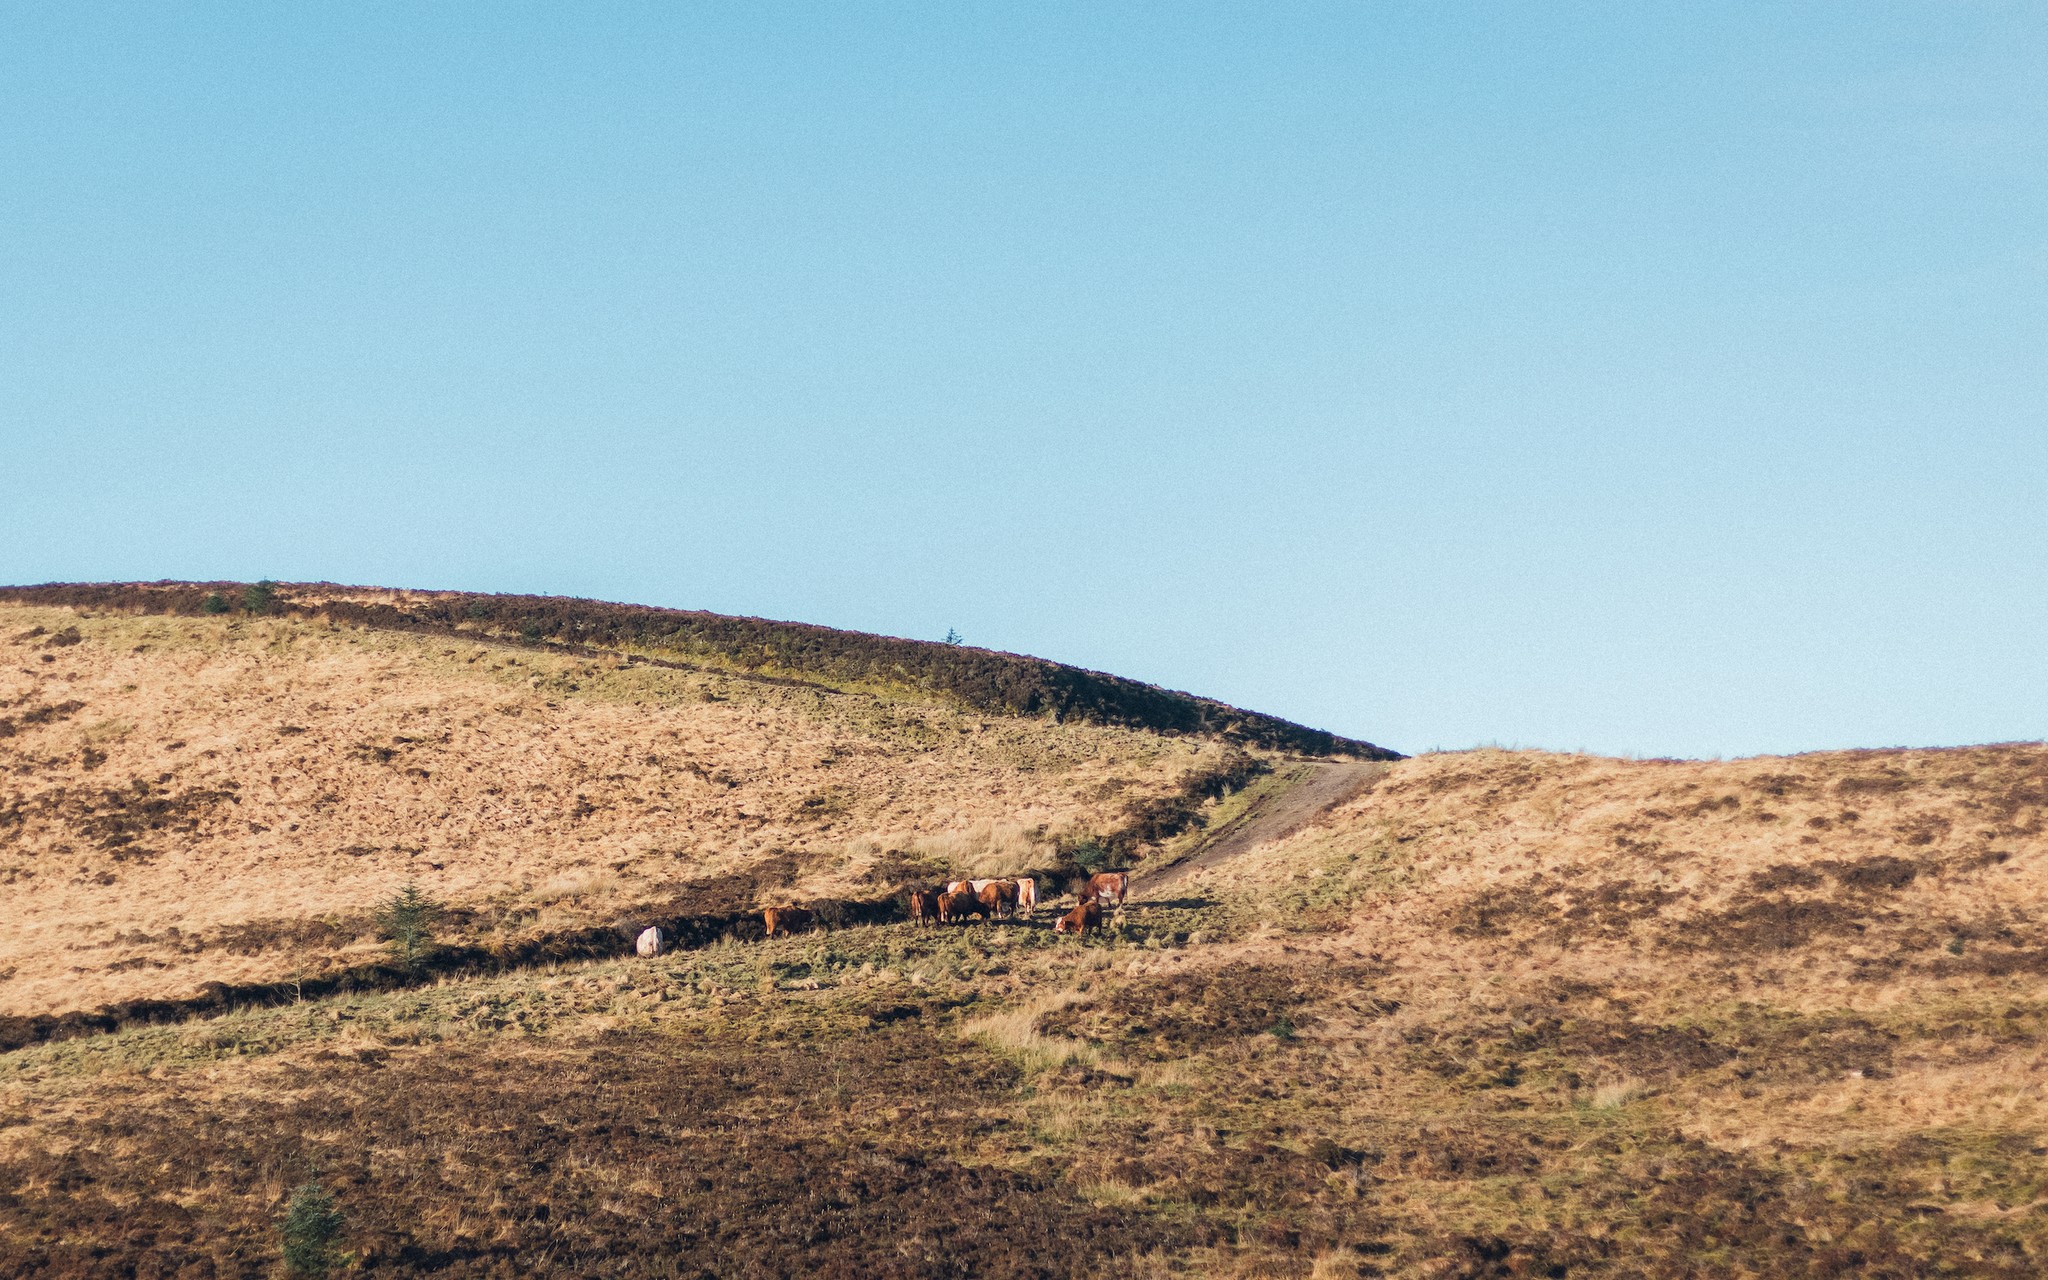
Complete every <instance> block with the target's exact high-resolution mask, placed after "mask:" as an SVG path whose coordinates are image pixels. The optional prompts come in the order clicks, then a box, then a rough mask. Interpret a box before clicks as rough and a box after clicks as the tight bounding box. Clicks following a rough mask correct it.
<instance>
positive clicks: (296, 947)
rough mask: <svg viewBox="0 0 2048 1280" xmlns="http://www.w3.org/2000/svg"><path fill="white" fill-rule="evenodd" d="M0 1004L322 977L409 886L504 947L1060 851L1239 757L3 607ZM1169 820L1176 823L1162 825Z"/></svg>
mask: <svg viewBox="0 0 2048 1280" xmlns="http://www.w3.org/2000/svg"><path fill="white" fill-rule="evenodd" d="M0 628H4V630H0V658H4V659H6V661H5V663H4V665H0V766H4V773H0V887H4V889H5V892H6V894H7V895H8V900H9V910H10V916H11V918H10V922H9V923H10V927H9V928H8V929H7V930H5V931H4V932H0V1014H17V1015H19V1014H50V1013H60V1012H64V1011H67V1010H74V1009H91V1008H95V1007H97V1006H99V1005H101V1004H109V1003H118V1002H122V1001H131V1000H137V999H149V998H158V999H161V998H174V997H182V996H189V995H190V994H192V993H193V992H195V991H197V990H198V989H199V988H200V987H201V985H202V984H204V983H209V982H214V983H231V984H247V983H252V982H261V981H276V980H280V979H284V978H287V977H292V976H297V977H301V978H303V977H307V976H314V977H317V976H318V975H320V974H322V973H328V972H333V971H336V970H338V969H342V968H345V967H347V966H349V965H352V964H357V963H360V962H362V961H364V960H366V959H368V958H372V957H374V956H375V955H376V954H378V946H377V942H376V939H375V937H374V936H373V930H372V928H371V921H370V911H371V908H372V905H373V904H374V903H376V902H377V901H378V900H380V899H381V898H383V897H385V896H388V895H389V894H390V893H391V892H392V891H393V890H394V889H395V888H396V887H397V886H399V885H400V884H403V883H405V882H408V881H416V882H418V883H419V884H420V885H422V886H423V887H425V888H426V889H427V890H429V891H430V892H431V893H433V894H435V895H436V896H438V897H440V898H442V899H444V900H445V901H447V902H449V903H450V904H452V905H453V906H454V907H455V908H456V911H455V913H454V914H453V915H452V916H451V917H450V920H449V922H448V924H449V928H450V930H452V934H451V936H459V937H460V938H462V939H465V940H467V941H469V942H472V943H475V944H477V945H479V946H489V947H497V948H499V949H501V950H502V949H504V948H508V947H514V946H516V945H518V944H520V943H521V942H522V940H531V939H533V938H537V937H545V936H549V935H553V934H559V933H562V932H563V931H568V930H575V929H585V928H602V927H608V926H613V925H617V926H618V927H635V922H639V923H642V924H644V923H645V922H646V921H647V920H649V919H665V918H670V917H674V916H677V915H682V914H687V913H690V912H696V911H735V910H741V909H745V908H749V907H752V906H754V905H755V904H756V903H758V902H764V901H787V900H789V898H791V897H792V896H794V897H800V898H809V897H817V896H824V895H840V896H846V897H853V898H861V897H870V896H874V895H878V894H883V895H885V894H887V893H889V892H891V891H893V889H894V888H895V886H896V885H897V884H899V883H901V882H903V881H904V880H906V879H914V878H920V877H923V878H929V877H934V876H940V875H944V874H948V873H967V872H982V871H990V870H1004V871H1010V870H1016V869H1018V868H1022V867H1031V866H1040V865H1045V864H1048V863H1055V862H1056V861H1057V857H1056V854H1057V850H1058V847H1059V845H1060V842H1061V841H1062V840H1063V839H1065V840H1069V841H1071V840H1074V839H1079V838H1082V837H1087V836H1097V837H1101V836H1108V837H1112V838H1115V837H1118V836H1120V835H1121V836H1124V837H1127V842H1128V843H1131V844H1136V843H1138V842H1139V840H1138V837H1140V836H1142V835H1144V834H1146V833H1147V831H1148V824H1149V828H1150V829H1152V830H1150V834H1151V835H1153V836H1160V835H1164V834H1170V833H1171V832H1172V831H1173V830H1177V829H1178V827H1177V826H1176V823H1175V819H1178V820H1179V821H1180V822H1181V824H1182V825H1185V823H1186V821H1187V820H1188V818H1189V815H1190V814H1191V813H1192V810H1191V809H1189V808H1188V802H1187V801H1185V800H1183V799H1182V797H1183V796H1184V795H1186V794H1187V789H1188V787H1189V786H1190V785H1192V786H1194V787H1195V788H1196V789H1197V790H1200V789H1201V788H1202V787H1203V786H1205V785H1206V786H1212V787H1213V784H1212V783H1209V782H1207V781H1206V780H1208V779H1211V778H1213V777H1215V776H1217V775H1218V773H1219V771H1221V774H1222V776H1226V777H1227V776H1230V774H1231V771H1232V770H1237V771H1240V772H1242V771H1244V770H1245V769H1247V768H1256V767H1257V766H1256V765H1255V764H1254V763H1253V761H1254V760H1255V758H1256V757H1255V755H1248V754H1246V753H1245V752H1244V751H1243V750H1242V749H1241V748H1239V747H1237V746H1236V745H1234V744H1230V743H1226V742H1223V741H1219V740H1216V739H1211V738H1205V737H1201V736H1197V735H1187V734H1174V735H1162V734H1159V733H1155V732H1151V731H1147V730H1143V729H1136V728H1129V727H1122V726H1116V725H1106V724H1098V723H1092V722H1090V721H1087V720H1085V719H1069V720H1065V721H1063V722H1059V723H1055V722H1054V721H1053V720H1051V719H1050V718H1048V717H1005V716H991V715H989V714H986V713H980V712H975V711H971V710H969V709H965V708H962V707H961V706H959V705H958V704H957V702H955V701H954V700H952V699H948V698H926V699H922V700H918V699H913V698H911V697H909V696H907V695H904V694H902V693H891V694H886V695H883V694H875V693H869V692H860V691H852V692H848V691H841V690H837V689H832V688H828V687H821V686H817V685H812V684H803V683H795V682H791V681H786V680H767V679H761V678H757V677H756V676H754V675H752V674H749V673H742V672H734V671H727V670H724V669H721V668H715V667H710V668H692V669H684V668H679V667H672V666H663V665H657V664H653V663H648V662H640V661H631V660H628V659H625V658H622V657H620V656H617V655H613V654H603V655H598V656H583V655H579V654H577V653H573V652H567V651H564V650H562V649H559V648H556V647H551V646H547V645H531V644H504V643H498V642H494V641H492V640H490V639H488V638H483V637H478V636H472V635H464V636H462V637H460V638H459V639H458V638H457V637H454V636H443V635H439V634H435V633H432V632H423V631H418V630H411V629H398V630H390V629H380V628H375V627H368V626H361V625H353V624H348V623H340V622H334V621H329V620H322V619H318V618H315V617H310V616H305V615H301V614H286V615H280V616H254V617H251V616H247V615H242V614H224V615H206V614H203V613H201V614H194V615H191V616H182V615H173V616H164V615H160V614H130V613H111V612H103V611H100V610H97V609H86V610H82V611H81V610H74V609H70V608H62V607H54V606H29V605H21V604H0ZM1162 815H1164V820H1163V821H1162V817H1161V816H1162Z"/></svg>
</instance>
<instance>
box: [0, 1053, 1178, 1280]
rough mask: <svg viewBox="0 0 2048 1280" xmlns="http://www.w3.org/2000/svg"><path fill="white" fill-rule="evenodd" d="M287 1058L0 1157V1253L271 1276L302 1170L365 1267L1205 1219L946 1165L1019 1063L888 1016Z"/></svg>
mask: <svg viewBox="0 0 2048 1280" xmlns="http://www.w3.org/2000/svg"><path fill="white" fill-rule="evenodd" d="M515 1055H516V1056H515ZM291 1084H292V1087H293V1090H294V1093H295V1094H296V1095H297V1096H292V1097H289V1098H256V1097H240V1098H233V1099H229V1100H226V1101H217V1100H213V1099H207V1098H201V1097H186V1098H171V1099H165V1100H162V1101H160V1102H156V1103H153V1104H149V1105H131V1106H128V1107H125V1108H121V1109H117V1110H115V1111H113V1112H110V1113H109V1114H107V1115H104V1116H101V1117H98V1118H96V1119H94V1120H93V1121H91V1122H90V1123H89V1126H86V1127H78V1126H76V1125H74V1124H72V1123H69V1122H67V1123H62V1124H59V1125H57V1126H56V1129H57V1136H58V1137H59V1138H60V1139H75V1140H77V1145H76V1146H73V1147H71V1149H70V1150H68V1151H64V1152H62V1153H49V1152H40V1151H34V1152H29V1153H26V1154H21V1155H17V1156H16V1157H14V1158H13V1159H11V1160H9V1161H7V1162H5V1163H0V1274H4V1275H7V1276H10V1277H19V1278H21V1280H30V1278H36V1280H42V1278H44V1277H58V1276H87V1275H92V1276H100V1275H148V1276H174V1275H212V1276H216V1277H245V1278H247V1280H256V1278H257V1277H268V1276H270V1275H272V1274H274V1273H275V1269H276V1265H277V1264H276V1252H275V1250H276V1243H275V1241H276V1222H275V1216H276V1213H277V1211H278V1209H279V1206H278V1204H276V1203H275V1202H274V1201H275V1197H276V1189H277V1188H278V1187H289V1186H291V1185H294V1184H296V1183H297V1182H299V1181H301V1180H302V1179H303V1177H304V1173H305V1170H307V1169H308V1168H318V1169H320V1170H321V1171H322V1180H323V1182H324V1183H325V1185H326V1186H327V1187H328V1189H329V1190H331V1191H332V1192H333V1193H334V1196H335V1198H336V1200H337V1202H338V1203H339V1204H340V1206H341V1207H342V1209H343V1211H344V1212H345V1213H346V1214H347V1215H348V1227H347V1231H346V1235H345V1243H346V1246H347V1247H348V1248H350V1249H352V1250H354V1251H356V1252H357V1253H358V1255H359V1257H360V1265H361V1267H362V1269H363V1270H364V1271H366V1272H368V1273H370V1274H376V1275H393V1276H414V1275H429V1274H431V1275H436V1276H443V1277H472V1276H474V1277H483V1276H514V1275H537V1274H543V1273H545V1274H551V1275H593V1276H594V1275H604V1276H608V1277H609V1276H617V1277H641V1276H647V1277H657V1276H662V1277H665V1276H671V1275H681V1276H706V1277H710V1276H736V1277H737V1276H746V1277H753V1276H768V1275H805V1276H818V1277H847V1278H848V1280H853V1278H855V1277H868V1276H875V1277H953V1276H969V1275H973V1276H1005V1277H1043V1278H1044V1280H1053V1278H1055V1277H1065V1276H1072V1275H1078V1274H1083V1273H1086V1272H1089V1271H1092V1270H1098V1269H1100V1268H1101V1266H1102V1265H1103V1264H1105V1263H1107V1262H1109V1261H1111V1260H1113V1259H1114V1258H1116V1257H1118V1256H1120V1255H1128V1254H1132V1253H1143V1252H1145V1251H1147V1250H1151V1249H1161V1248H1168V1249H1170V1248H1175V1247H1178V1246H1183V1245H1185V1244H1187V1243H1191V1242H1192V1241H1193V1240H1194V1239H1195V1238H1196V1236H1195V1234H1194V1233H1192V1232H1190V1230H1189V1229H1188V1228H1187V1227H1185V1226H1182V1225H1176V1224H1173V1223H1169V1222H1165V1221H1161V1220H1155V1219H1152V1218H1148V1217H1146V1216H1144V1215H1141V1214H1139V1213H1136V1212H1132V1211H1126V1210H1113V1209H1103V1208H1098V1207H1094V1206H1092V1205H1089V1204H1087V1203H1085V1202H1083V1201H1081V1200H1080V1199H1079V1198H1078V1197H1076V1196H1075V1195H1074V1194H1072V1192H1071V1191H1070V1190H1069V1189H1068V1188H1067V1187H1066V1186H1065V1185H1064V1184H1063V1183H1062V1182H1061V1179H1060V1173H1059V1171H1058V1170H1056V1169H1053V1168H1050V1167H1045V1168H1035V1169H1030V1170H1018V1169H1008V1168H1002V1167H997V1166H993V1165H988V1164H986V1163H981V1162H972V1163H963V1162H962V1161H961V1159H960V1158H959V1157H960V1156H961V1155H965V1154H967V1153H968V1152H969V1151H970V1150H972V1148H973V1147H974V1145H975V1144H976V1143H977V1142H980V1141H983V1140H986V1139H987V1138H988V1137H989V1136H990V1135H991V1134H994V1133H996V1132H998V1130H999V1129H1000V1127H1001V1125H1002V1123H1003V1121H1002V1120H1001V1119H1000V1118H997V1117H996V1116H995V1115H994V1114H993V1112H994V1104H998V1103H1001V1102H1004V1101H1006V1100H1007V1099H1009V1098H1011V1097H1012V1096H1014V1091H1015V1088H1016V1078H1015V1076H1014V1073H1013V1072H1012V1071H1011V1069H1010V1068H1008V1067H1007V1066H1004V1065H1003V1064H1001V1063H999V1062H996V1061H994V1060H992V1059H986V1058H979V1057H972V1056H963V1055H960V1054H959V1053H958V1051H957V1049H954V1050H953V1051H952V1052H951V1054H950V1055H949V1054H948V1053H947V1052H945V1051H943V1050H942V1047H941V1046H940V1045H938V1044H937V1043H935V1042H933V1041H931V1040H929V1039H927V1038H923V1037H919V1036H917V1035H916V1034H915V1033H913V1032H908V1031H905V1030H899V1029H895V1028H891V1029H888V1030H882V1031H875V1032H871V1033H870V1034H868V1035H867V1036H865V1037H863V1038H862V1039H860V1040H858V1041H854V1042H851V1043H844V1044H840V1045H835V1046H833V1047H832V1048H830V1049H828V1050H824V1051H817V1050H812V1049H806V1048H800V1047H792V1046H785V1045H772V1044H771V1045H746V1044H742V1043H738V1042H730V1043H723V1044H714V1045H712V1046H709V1047H700V1046H697V1045H691V1046H684V1045H681V1044H679V1043H677V1042H674V1041H670V1040H665V1039H662V1038H660V1037H656V1036H651V1035H634V1036H621V1037H617V1038H608V1039H605V1040H601V1041H598V1042H596V1043H591V1044H584V1045H580V1046H550V1047H549V1048H547V1049H540V1050H526V1051H521V1050H520V1049H518V1048H517V1047H515V1046H509V1045H501V1046H498V1047H496V1048H492V1047H477V1046H443V1047H441V1048H439V1049H437V1050H436V1051H434V1052H433V1053H431V1054H427V1055H421V1056H417V1057H409V1058H406V1059H401V1060H390V1061H385V1062H383V1063H382V1065H379V1064H378V1063H376V1062H364V1061H362V1060H346V1059H341V1058H339V1057H337V1058H336V1060H335V1061H333V1062H331V1063H324V1064H321V1065H320V1067H319V1068H318V1070H317V1071H316V1072H307V1073H305V1074H304V1076H303V1077H302V1078H301V1079H299V1080H296V1081H293V1082H291ZM301 1091H303V1092H301ZM117 1153H118V1154H117Z"/></svg>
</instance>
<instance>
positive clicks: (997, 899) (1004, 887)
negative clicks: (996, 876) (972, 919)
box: [974, 880, 1017, 920]
mask: <svg viewBox="0 0 2048 1280" xmlns="http://www.w3.org/2000/svg"><path fill="white" fill-rule="evenodd" d="M974 899H975V901H976V902H979V903H980V904H981V914H982V915H984V916H986V917H988V918H989V919H990V920H1000V919H1002V918H1003V917H1004V916H1006V915H1008V914H1009V913H1010V912H1011V911H1013V910H1015V909H1016V906H1017V885H1016V883H1015V882H1014V881H1010V880H991V881H989V882H988V883H987V884H984V885H983V886H982V887H981V888H980V889H978V890H976V891H975V895H974Z"/></svg>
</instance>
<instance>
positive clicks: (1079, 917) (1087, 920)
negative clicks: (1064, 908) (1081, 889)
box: [1052, 898, 1102, 934]
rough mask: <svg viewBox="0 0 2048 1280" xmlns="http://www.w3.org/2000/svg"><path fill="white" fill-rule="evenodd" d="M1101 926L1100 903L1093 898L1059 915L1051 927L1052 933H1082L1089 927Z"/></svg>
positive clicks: (1096, 927) (1089, 928)
mask: <svg viewBox="0 0 2048 1280" xmlns="http://www.w3.org/2000/svg"><path fill="white" fill-rule="evenodd" d="M1101 927H1102V904H1101V903H1100V902H1097V901H1096V900H1094V899H1093V898H1090V899H1089V900H1088V901H1086V902H1084V903H1082V904H1081V905H1080V906H1078V907H1075V908H1074V909H1073V910H1072V911H1069V912H1067V914H1065V915H1063V916H1061V917H1060V921H1059V923H1058V924H1056V925H1054V926H1053V927H1052V931H1053V932H1054V933H1072V934H1084V933H1087V932H1088V931H1089V930H1091V929H1100V928H1101Z"/></svg>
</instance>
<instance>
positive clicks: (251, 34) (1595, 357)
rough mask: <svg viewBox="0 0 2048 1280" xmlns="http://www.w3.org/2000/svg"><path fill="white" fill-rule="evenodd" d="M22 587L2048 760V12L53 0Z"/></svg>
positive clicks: (22, 443)
mask: <svg viewBox="0 0 2048 1280" xmlns="http://www.w3.org/2000/svg"><path fill="white" fill-rule="evenodd" d="M0 31H4V35H0V174H4V175H5V176H4V177H0V467H4V468H5V474H4V475H0V481H4V483H0V580H4V581H14V582H31V581H46V580H75V579H92V580H100V579H132V578H162V577H176V578H213V577H230V578H245V579H247V578H256V577H272V578H279V579H287V580H291V579H313V578H317V579H329V580H335V581H344V582H359V583H377V584H385V585H400V586H432V587H453V588H465V589H473V590H485V591H541V592H551V593H563V594H574V595H587V596H596V597H602V598H607V599H616V600H630V601H638V602H645V603H654V604H666V605H677V606H685V607H694V608H708V609H715V610H720V611H724V612H731V613H745V614H756V615H762V616H768V617H779V618H795V619H802V620H805V621H813V622H821V623H826V624H830V625H834V626H843V627H852V628H858V629H861V630H871V631H880V632H886V633H890V634H898V635H911V636H920V637H929V638H937V637H939V636H941V635H943V634H945V632H946V630H947V628H949V627H954V628H958V630H959V631H961V632H962V633H964V634H965V635H966V637H967V638H968V640H969V641H970V642H971V643H976V644H984V645H988V646H990V647H993V648H1001V649H1009V650H1013V651H1019V652H1027V653H1036V654H1041V655H1044V656H1047V657H1051V658H1056V659H1060V660H1063V661H1069V662H1075V663H1080V664H1082V665H1086V666H1090V667H1095V668H1100V669H1105V670H1110V671H1115V672H1119V673H1122V674H1126V675H1132V676H1137V677H1140V678H1144V679H1148V680H1155V681H1158V682H1160V683H1163V684H1167V685H1170V686H1173V687H1177V688H1184V689H1190V690H1194V691H1197V692H1201V693H1206V694H1211V695H1214V696H1218V697H1222V698H1225V699H1228V700H1230V701H1233V702H1237V703H1240V704H1243V705H1246V706H1250V707H1255V708H1258V709H1260V710H1265V711H1271V712H1275V713H1278V714H1282V715H1286V716H1290V717H1292V718H1295V719H1299V720H1303V721H1306V722H1309V723H1312V724H1316V725H1319V726H1324V727H1328V728H1333V729H1337V730H1339V731H1342V732H1346V733H1352V734H1356V735H1359V736H1362V737H1367V738H1371V739H1373V740H1374V741H1378V742H1382V743H1386V744H1388V745H1391V746H1394V747H1397V748H1400V749H1402V750H1407V751H1417V750H1424V749H1428V748H1432V747H1460V746H1469V745H1473V744H1475V743H1481V742H1501V743H1508V744H1515V745H1527V746H1542V747H1553V748H1560V749H1580V748H1584V749H1590V750H1595V751H1604V752H1614V753H1637V754H1648V755H1663V754H1672V755H1714V754H1718V755H1746V754H1754V753H1759V752H1776V751H1796V750H1809V749H1817V748H1827V747H1840V746H1854V745H1867V746H1884V745H1901V744H1904V745H1940V744H1951V743H1964V742H1977V741H1991V740H2004V739H2014V738H2029V739H2032V738H2040V737H2042V736H2044V735H2048V646H2044V644H2043V636H2044V634H2048V409H2044V406H2048V394H2044V393H2048V215H2044V211H2048V10H2044V9H2043V8H2041V7H2040V6H2038V5H2023V4H1977V3H1945V4H1938V5H1937V4H1925V5H1920V4H1856V5H1800V6H1783V5H1766V4H1754V5H1705V6H1702V5H1676V4H1673V5H1643V4H1633V3H1631V4H1613V5H1548V4H1545V5H1534V4H1532V5H1475V6H1458V5H1441V4H1429V5H1419V4H1418V5H1331V6H1315V5H1290V6H1275V5H1270V4H1258V5H1245V6H1241V7H1211V6H1200V5H1171V6H1165V5H1162V6H1152V7H1122V6H1102V5H1096V4H1090V5H1074V6H1053V5H1043V6H1041V5H1032V6H994V5H958V4H945V5H939V4H934V5H925V6H913V5H887V6H809V7H806V6H779V7H778V6H759V5H729V6H718V5H699V6H680V5H652V4H650V5H644V6H632V5H607V6H583V7H577V6H539V5H534V6H514V5H502V4H492V5H459V4H438V5H432V6H426V5H385V6H380V5H369V4H364V5H351V6H305V5H295V6H279V5H248V6H242V7H232V6H207V5H192V6H175V7H173V6H145V5H134V6H114V5H108V6H94V7H92V8H90V9H87V8H84V7H80V6H59V5H51V6H43V7H40V8H29V7H17V8H15V9H14V10H11V11H10V12H9V14H8V15H6V17H5V18H4V19H0Z"/></svg>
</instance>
